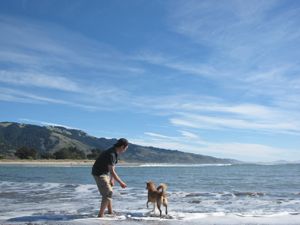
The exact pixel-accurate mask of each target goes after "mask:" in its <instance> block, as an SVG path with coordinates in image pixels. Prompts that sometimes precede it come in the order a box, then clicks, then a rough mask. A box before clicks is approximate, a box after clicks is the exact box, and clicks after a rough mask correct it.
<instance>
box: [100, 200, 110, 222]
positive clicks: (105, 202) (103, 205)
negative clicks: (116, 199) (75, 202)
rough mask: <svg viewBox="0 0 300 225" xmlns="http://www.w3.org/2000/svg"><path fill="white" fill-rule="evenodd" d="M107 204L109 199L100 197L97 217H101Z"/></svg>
mask: <svg viewBox="0 0 300 225" xmlns="http://www.w3.org/2000/svg"><path fill="white" fill-rule="evenodd" d="M108 205H109V200H108V199H107V198H104V197H102V201H101V206H100V210H99V214H98V217H103V216H104V212H105V209H106V207H108Z"/></svg>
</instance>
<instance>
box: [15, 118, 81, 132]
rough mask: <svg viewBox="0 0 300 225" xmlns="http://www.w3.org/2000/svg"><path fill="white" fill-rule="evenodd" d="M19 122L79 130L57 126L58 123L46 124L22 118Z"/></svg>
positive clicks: (63, 125)
mask: <svg viewBox="0 0 300 225" xmlns="http://www.w3.org/2000/svg"><path fill="white" fill-rule="evenodd" d="M19 121H20V122H24V123H31V124H37V125H43V126H55V127H65V128H67V129H75V130H79V129H78V128H75V127H72V126H67V125H65V124H57V123H52V122H46V121H38V120H32V119H26V118H21V119H19Z"/></svg>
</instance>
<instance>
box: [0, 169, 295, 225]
mask: <svg viewBox="0 0 300 225" xmlns="http://www.w3.org/2000/svg"><path fill="white" fill-rule="evenodd" d="M116 170H117V173H118V174H119V176H120V177H121V178H122V179H123V180H124V181H125V182H126V183H127V186H128V187H127V188H126V189H122V188H120V187H119V186H118V185H116V186H115V187H114V194H113V208H114V211H115V214H116V215H115V216H114V217H109V216H106V217H105V218H104V219H102V220H105V221H106V223H105V224H116V222H117V223H119V224H134V223H135V222H136V223H138V222H140V221H144V222H143V223H149V224H156V223H157V222H158V221H159V222H160V224H161V223H162V224H164V223H165V224H174V223H175V224H189V223H190V224H300V164H286V165H256V164H247V165H246V164H244V165H227V164H226V165H222V164H219V165H159V164H152V165H151V164H146V165H136V166H130V165H129V166H118V167H117V169H116ZM150 180H151V181H153V182H155V183H156V184H157V185H158V184H160V183H166V184H167V185H168V189H167V193H168V199H169V208H168V211H169V214H168V216H163V217H162V218H161V217H159V213H158V211H156V212H155V213H153V212H151V211H152V209H153V205H152V204H151V203H150V204H149V209H147V207H146V202H147V190H146V182H147V181H150ZM100 199H101V198H100V195H99V192H98V189H97V187H96V184H95V181H94V179H93V177H92V176H91V166H54V167H53V166H36V165H31V166H30V165H26V166H24V165H23V166H20V165H0V224H22V223H28V222H34V223H50V224H51V223H53V224H58V223H59V224H61V223H67V224H101V223H99V221H102V220H101V219H97V218H96V216H97V214H98V210H99V205H100ZM163 214H164V208H163Z"/></svg>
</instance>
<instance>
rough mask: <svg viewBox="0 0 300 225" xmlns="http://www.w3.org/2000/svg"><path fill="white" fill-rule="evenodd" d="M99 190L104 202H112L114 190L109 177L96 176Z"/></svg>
mask: <svg viewBox="0 0 300 225" xmlns="http://www.w3.org/2000/svg"><path fill="white" fill-rule="evenodd" d="M93 177H94V179H95V181H96V184H97V186H98V190H99V192H100V194H101V195H102V202H106V201H111V199H112V194H113V190H112V187H111V185H110V178H109V176H108V175H101V176H94V175H93Z"/></svg>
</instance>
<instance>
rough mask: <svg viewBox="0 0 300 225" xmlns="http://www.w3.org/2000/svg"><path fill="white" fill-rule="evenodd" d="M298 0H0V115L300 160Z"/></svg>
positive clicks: (239, 155)
mask: <svg viewBox="0 0 300 225" xmlns="http://www.w3.org/2000/svg"><path fill="white" fill-rule="evenodd" d="M299 15H300V2H298V1H282V0H281V1H272V0H265V1H255V0H253V1H239V0H235V1H212V0H209V1H175V0H174V1H143V0H140V1H133V0H131V1H113V0H112V1H77V0H74V1H63V0H59V1H55V0H51V1H47V0H44V1H39V0H37V1H34V0H32V1H25V0H23V1H20V0H14V1H9V0H3V1H1V2H0V32H1V35H0V107H1V110H0V118H1V121H15V122H20V123H31V124H39V125H61V126H66V127H71V128H76V129H81V130H84V131H85V132H87V133H88V134H90V135H93V136H96V137H108V138H119V137H126V138H128V139H129V141H130V142H132V143H136V144H141V145H145V146H156V147H161V148H167V149H176V150H181V151H186V152H193V153H199V154H204V155H211V156H216V157H222V158H234V159H239V160H245V161H274V160H281V159H282V160H300V114H299V111H300V76H299V75H300V74H299V72H300V16H299Z"/></svg>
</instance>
